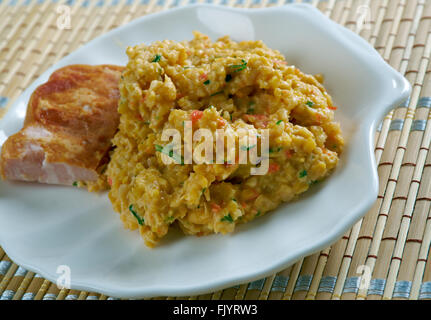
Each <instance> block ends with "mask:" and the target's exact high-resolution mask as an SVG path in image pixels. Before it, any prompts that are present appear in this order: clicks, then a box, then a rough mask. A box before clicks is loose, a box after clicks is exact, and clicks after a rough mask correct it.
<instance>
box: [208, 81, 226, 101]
mask: <svg viewBox="0 0 431 320" xmlns="http://www.w3.org/2000/svg"><path fill="white" fill-rule="evenodd" d="M208 81H209V80H208ZM221 93H223V91H218V92H215V93H213V94H212V95H211V97H214V96H216V95H218V94H221Z"/></svg>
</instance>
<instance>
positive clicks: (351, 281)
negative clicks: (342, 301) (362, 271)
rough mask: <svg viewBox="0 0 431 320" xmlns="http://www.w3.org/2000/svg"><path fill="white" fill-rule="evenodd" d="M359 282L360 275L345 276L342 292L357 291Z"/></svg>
mask: <svg viewBox="0 0 431 320" xmlns="http://www.w3.org/2000/svg"><path fill="white" fill-rule="evenodd" d="M360 283H361V278H360V277H350V278H347V279H346V282H345V283H344V288H343V293H358V290H359V285H360Z"/></svg>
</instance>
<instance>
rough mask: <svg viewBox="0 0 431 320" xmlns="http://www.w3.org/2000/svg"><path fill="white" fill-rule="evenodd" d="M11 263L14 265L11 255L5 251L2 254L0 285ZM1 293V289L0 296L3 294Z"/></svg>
mask: <svg viewBox="0 0 431 320" xmlns="http://www.w3.org/2000/svg"><path fill="white" fill-rule="evenodd" d="M2 251H3V250H2ZM11 265H12V261H11V260H10V259H9V257H8V256H7V255H6V254H5V253H4V251H3V256H2V259H1V264H0V285H1V284H2V283H3V279H4V277H5V276H6V274H7V272H8V270H9V269H10V266H11ZM1 293H2V292H1V291H0V296H1Z"/></svg>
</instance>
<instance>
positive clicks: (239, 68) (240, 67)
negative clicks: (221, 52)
mask: <svg viewBox="0 0 431 320" xmlns="http://www.w3.org/2000/svg"><path fill="white" fill-rule="evenodd" d="M241 61H242V63H241V64H233V65H230V66H229V68H232V69H235V70H234V72H239V71H242V70H244V69H245V68H247V61H245V60H244V59H241Z"/></svg>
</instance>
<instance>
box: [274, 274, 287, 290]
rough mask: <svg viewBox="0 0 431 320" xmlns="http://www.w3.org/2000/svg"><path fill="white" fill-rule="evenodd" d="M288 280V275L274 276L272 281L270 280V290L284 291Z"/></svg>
mask: <svg viewBox="0 0 431 320" xmlns="http://www.w3.org/2000/svg"><path fill="white" fill-rule="evenodd" d="M288 282H289V277H286V276H281V275H278V276H275V278H274V281H273V282H272V287H271V291H275V292H285V291H286V287H287V284H288Z"/></svg>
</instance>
